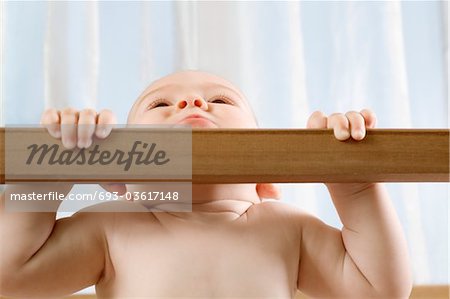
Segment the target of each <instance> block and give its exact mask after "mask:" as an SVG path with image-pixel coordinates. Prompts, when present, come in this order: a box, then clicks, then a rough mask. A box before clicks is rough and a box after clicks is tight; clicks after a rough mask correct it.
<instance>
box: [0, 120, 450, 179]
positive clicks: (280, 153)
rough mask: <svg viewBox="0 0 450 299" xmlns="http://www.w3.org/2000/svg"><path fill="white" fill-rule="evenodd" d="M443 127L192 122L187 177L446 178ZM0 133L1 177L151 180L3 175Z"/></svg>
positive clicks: (39, 133) (119, 139)
mask: <svg viewBox="0 0 450 299" xmlns="http://www.w3.org/2000/svg"><path fill="white" fill-rule="evenodd" d="M449 131H450V130H448V129H369V130H368V132H367V136H366V138H365V139H364V140H362V141H355V140H353V139H349V140H347V141H344V142H342V141H338V140H337V139H335V138H334V136H333V132H332V131H331V130H305V129H256V130H255V129H213V130H206V129H205V130H203V129H195V130H193V132H192V182H193V183H247V182H255V183H257V182H274V183H277V182H278V183H295V182H449V181H450V179H449ZM150 133H151V132H149V129H131V128H123V129H114V130H113V132H112V134H111V136H110V137H108V139H107V140H106V141H104V142H103V143H102V146H103V147H105V148H106V149H111V150H113V149H115V148H118V147H124V146H126V143H129V142H130V140H131V139H139V140H146V138H147V139H148V138H149V134H150ZM7 134H11V135H8V136H12V137H13V138H12V139H7V140H14V137H15V136H17V137H18V138H19V139H20V140H25V141H26V140H28V139H30V140H32V139H34V140H40V141H42V142H44V143H45V142H48V143H55V142H57V143H58V142H59V141H56V140H55V139H52V138H51V137H50V136H49V135H48V134H47V133H46V132H45V130H44V129H42V128H25V129H24V128H21V129H11V128H8V133H7ZM18 134H22V135H18ZM167 134H172V133H171V132H169V133H167ZM5 135H6V133H5V129H4V128H3V129H0V182H1V183H5V178H6V183H13V182H25V181H27V182H28V181H30V182H31V181H33V182H39V181H48V182H50V181H73V182H81V183H95V182H105V181H122V182H145V181H155V180H158V179H155V178H154V177H145V176H144V177H142V174H141V175H140V176H136V175H134V174H133V172H128V173H126V174H125V175H123V174H122V176H121V177H120V178H112V177H111V176H110V175H109V174H105V172H104V171H103V172H102V171H101V169H102V167H95V168H94V169H93V168H92V167H91V168H89V169H88V168H86V167H85V168H83V167H82V168H80V169H81V170H79V171H78V172H75V171H74V173H73V174H71V172H72V171H69V174H68V175H64V176H62V175H60V174H52V173H51V171H50V172H49V170H48V169H46V170H45V175H44V173H42V175H41V176H39V175H32V174H30V173H29V171H28V170H27V168H24V169H23V170H22V171H15V172H14V175H10V174H9V173H8V174H6V177H5V164H6V163H5ZM130 138H131V139H130ZM10 143H11V142H10ZM59 144H60V143H59ZM21 146H22V145H21ZM128 146H129V145H128ZM7 148H9V149H8V150H9V151H12V152H9V153H6V157H14V158H16V157H19V156H21V155H22V156H24V155H28V154H27V151H29V150H27V149H26V147H23V146H22V147H19V148H18V147H17V146H16V147H15V143H14V144H9V146H7ZM61 167H66V168H67V167H72V166H61ZM69 169H71V168H69ZM73 169H74V168H73ZM83 171H84V172H83ZM96 171H98V173H97V172H96ZM169 181H170V179H169Z"/></svg>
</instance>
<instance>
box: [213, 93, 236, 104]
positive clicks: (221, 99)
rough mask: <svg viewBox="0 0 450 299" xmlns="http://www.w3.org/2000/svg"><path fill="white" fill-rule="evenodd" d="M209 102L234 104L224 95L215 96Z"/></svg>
mask: <svg viewBox="0 0 450 299" xmlns="http://www.w3.org/2000/svg"><path fill="white" fill-rule="evenodd" d="M209 102H210V103H214V104H229V105H234V102H233V101H232V100H231V99H230V98H229V97H227V96H224V95H219V96H216V97H214V98H212V99H211V100H210V101H209Z"/></svg>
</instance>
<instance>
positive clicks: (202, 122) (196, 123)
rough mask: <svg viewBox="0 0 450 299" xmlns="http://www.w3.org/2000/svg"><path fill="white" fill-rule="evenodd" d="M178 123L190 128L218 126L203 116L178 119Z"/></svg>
mask: <svg viewBox="0 0 450 299" xmlns="http://www.w3.org/2000/svg"><path fill="white" fill-rule="evenodd" d="M178 124H180V125H188V126H191V127H192V128H218V126H217V124H215V123H214V122H212V121H210V120H209V119H205V118H188V119H185V120H182V121H180V122H179V123H178Z"/></svg>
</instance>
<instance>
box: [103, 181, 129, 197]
mask: <svg viewBox="0 0 450 299" xmlns="http://www.w3.org/2000/svg"><path fill="white" fill-rule="evenodd" d="M100 186H101V187H102V188H103V189H105V190H106V191H108V192H110V193H113V192H117V195H119V196H120V195H124V194H125V193H126V192H127V185H125V184H116V183H107V184H100Z"/></svg>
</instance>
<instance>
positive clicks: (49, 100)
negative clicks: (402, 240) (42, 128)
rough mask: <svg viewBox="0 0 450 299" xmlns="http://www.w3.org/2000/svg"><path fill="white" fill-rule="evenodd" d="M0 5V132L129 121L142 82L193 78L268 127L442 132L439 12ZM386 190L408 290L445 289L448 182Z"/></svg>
mask: <svg viewBox="0 0 450 299" xmlns="http://www.w3.org/2000/svg"><path fill="white" fill-rule="evenodd" d="M0 7H1V11H2V14H1V16H2V18H1V28H2V31H1V34H2V47H1V51H2V52H1V54H2V55H1V57H2V63H1V66H2V72H1V87H2V97H1V100H2V111H1V112H2V113H0V115H1V116H0V117H1V118H0V122H1V124H2V125H15V124H38V123H39V119H40V115H41V113H42V112H43V111H44V109H45V108H49V107H54V108H63V107H68V106H72V107H75V108H78V109H82V108H88V107H89V108H95V109H97V110H100V109H103V108H109V109H112V110H113V111H114V112H115V113H116V114H117V116H118V119H119V123H125V122H126V117H127V112H128V110H129V109H130V107H131V105H132V103H133V102H134V100H135V99H136V98H137V96H138V95H139V94H140V92H141V91H142V90H143V89H144V88H145V87H146V86H147V85H148V84H149V83H150V82H151V81H153V80H155V79H157V78H159V77H161V76H164V75H167V74H169V73H172V72H174V71H177V70H183V69H199V70H204V71H210V72H213V73H215V74H218V75H221V76H223V77H225V78H227V79H228V80H230V81H231V82H233V83H234V84H235V85H237V86H238V87H240V89H241V90H242V91H243V92H244V94H246V95H247V97H248V99H249V101H250V102H251V104H252V106H253V109H254V110H255V112H256V115H257V117H258V119H259V123H260V126H261V127H264V128H304V127H305V126H306V121H307V118H308V117H309V115H310V114H311V113H312V112H314V111H315V110H321V111H323V112H325V113H326V114H331V113H333V112H346V111H349V110H358V111H359V110H361V109H363V108H371V109H373V110H374V111H375V112H376V114H377V116H378V125H377V127H379V128H446V127H448V126H449V125H448V114H449V113H448V111H449V110H448V67H447V59H448V29H447V28H448V3H447V2H446V1H442V2H441V1H432V2H429V1H426V2H420V1H414V2H400V1H389V2H364V1H359V2H308V1H305V2H279V1H277V2H207V1H205V2H97V1H91V2H63V1H61V2H56V1H55V2H16V1H14V2H13V1H6V2H3V3H2V4H1V6H0ZM281 187H282V191H283V201H285V202H288V203H290V204H293V205H296V206H299V207H302V208H303V209H306V210H308V211H310V212H311V213H314V214H315V215H317V216H318V217H320V218H321V219H322V220H323V221H325V222H326V223H328V224H330V225H333V226H336V227H338V228H340V227H341V226H342V224H341V223H340V221H339V219H338V217H337V214H336V212H335V210H334V207H333V205H332V202H331V200H330V196H329V194H328V192H327V190H326V188H325V186H324V185H323V184H297V185H294V184H283V185H281ZM387 187H388V190H389V192H390V194H391V197H392V201H393V202H394V204H395V207H396V209H397V212H398V214H399V217H400V219H401V222H402V225H403V228H404V230H405V233H406V236H407V239H408V243H409V249H410V254H411V257H412V262H413V270H414V281H415V283H416V284H447V283H448V280H449V275H448V269H449V258H448V255H449V223H448V218H449V217H448V215H449V204H448V184H444V183H436V184H434V183H433V184H431V183H419V184H415V183H414V184H413V183H402V184H393V183H391V184H387ZM94 188H97V187H96V186H94V185H85V186H77V187H75V189H74V191H73V192H81V191H83V192H85V191H86V190H92V189H94ZM63 216H68V215H67V214H63V213H60V214H59V217H63ZM91 290H92V289H91ZM87 292H89V290H88V291H87Z"/></svg>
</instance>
